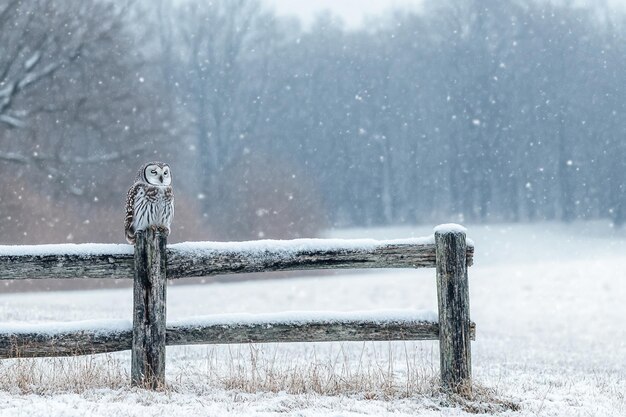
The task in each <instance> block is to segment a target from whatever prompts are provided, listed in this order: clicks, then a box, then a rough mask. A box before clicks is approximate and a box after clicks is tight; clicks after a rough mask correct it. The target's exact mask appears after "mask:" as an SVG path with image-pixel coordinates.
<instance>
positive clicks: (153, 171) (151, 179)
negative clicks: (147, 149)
mask: <svg viewBox="0 0 626 417" xmlns="http://www.w3.org/2000/svg"><path fill="white" fill-rule="evenodd" d="M143 176H144V178H145V179H146V181H147V182H148V184H152V185H159V186H167V185H170V184H171V183H172V174H171V172H170V167H169V165H167V164H163V165H158V164H148V165H147V166H146V168H145V169H144V171H143Z"/></svg>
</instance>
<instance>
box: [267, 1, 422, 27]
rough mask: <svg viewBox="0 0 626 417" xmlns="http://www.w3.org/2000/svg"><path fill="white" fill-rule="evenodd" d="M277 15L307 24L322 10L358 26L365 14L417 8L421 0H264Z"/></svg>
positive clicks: (350, 24) (353, 25)
mask: <svg viewBox="0 0 626 417" xmlns="http://www.w3.org/2000/svg"><path fill="white" fill-rule="evenodd" d="M265 2H266V3H267V4H269V5H270V6H271V7H272V8H274V10H276V12H277V13H278V14H279V15H295V16H298V17H300V18H301V19H302V21H303V23H304V24H305V25H306V24H309V23H311V21H312V20H313V19H314V18H315V16H316V15H317V14H318V13H320V12H321V11H323V10H331V11H332V12H333V14H336V15H339V16H340V17H341V18H342V19H343V20H344V22H345V23H346V25H347V26H348V27H351V28H354V27H358V26H359V25H360V24H361V23H362V22H363V19H364V18H366V17H367V16H372V15H379V14H381V13H383V12H384V11H386V10H389V9H392V8H395V9H397V8H401V7H402V8H412V9H417V8H419V5H420V4H421V3H422V0H265Z"/></svg>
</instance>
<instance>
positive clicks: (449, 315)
mask: <svg viewBox="0 0 626 417" xmlns="http://www.w3.org/2000/svg"><path fill="white" fill-rule="evenodd" d="M435 247H436V259H437V298H438V300H439V351H440V357H441V381H442V385H443V388H444V389H445V390H447V391H451V392H454V393H458V394H469V393H471V390H472V383H471V377H472V364H471V350H470V316H469V288H468V279H467V243H466V241H465V229H464V228H462V227H461V226H457V225H442V226H438V227H436V228H435Z"/></svg>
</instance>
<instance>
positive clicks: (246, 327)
mask: <svg viewBox="0 0 626 417" xmlns="http://www.w3.org/2000/svg"><path fill="white" fill-rule="evenodd" d="M436 320H437V316H436V314H435V313H434V312H427V314H424V312H411V311H388V312H386V311H379V312H376V313H367V312H359V313H354V312H351V313H330V312H324V313H279V314H258V315H252V314H235V315H230V314H229V315H217V316H206V317H197V318H193V319H186V320H184V321H178V322H172V323H168V325H167V327H166V345H168V346H181V345H197V344H233V343H281V342H348V341H362V340H370V341H391V340H439V324H438V323H437V321H436ZM471 332H472V338H474V333H475V329H474V326H473V325H472V329H471ZM132 340H133V328H132V323H131V322H130V321H127V320H92V321H85V322H78V323H62V324H56V325H50V324H48V325H45V326H44V325H26V326H20V327H17V326H6V325H5V326H0V358H16V357H20V358H35V357H51V356H76V355H90V354H95V353H110V352H118V351H124V350H130V349H131V346H132Z"/></svg>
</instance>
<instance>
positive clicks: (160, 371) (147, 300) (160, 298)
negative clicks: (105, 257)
mask: <svg viewBox="0 0 626 417" xmlns="http://www.w3.org/2000/svg"><path fill="white" fill-rule="evenodd" d="M166 243H167V238H166V237H165V236H162V235H161V234H160V233H159V232H155V231H154V230H151V229H148V230H146V231H144V232H137V242H136V243H135V277H134V278H135V281H134V291H133V304H134V309H133V343H132V365H131V384H132V385H133V386H140V387H144V388H149V389H157V388H160V387H164V386H165V304H166V303H165V292H166V277H165V272H166V261H167V260H166V255H165V246H166Z"/></svg>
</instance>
